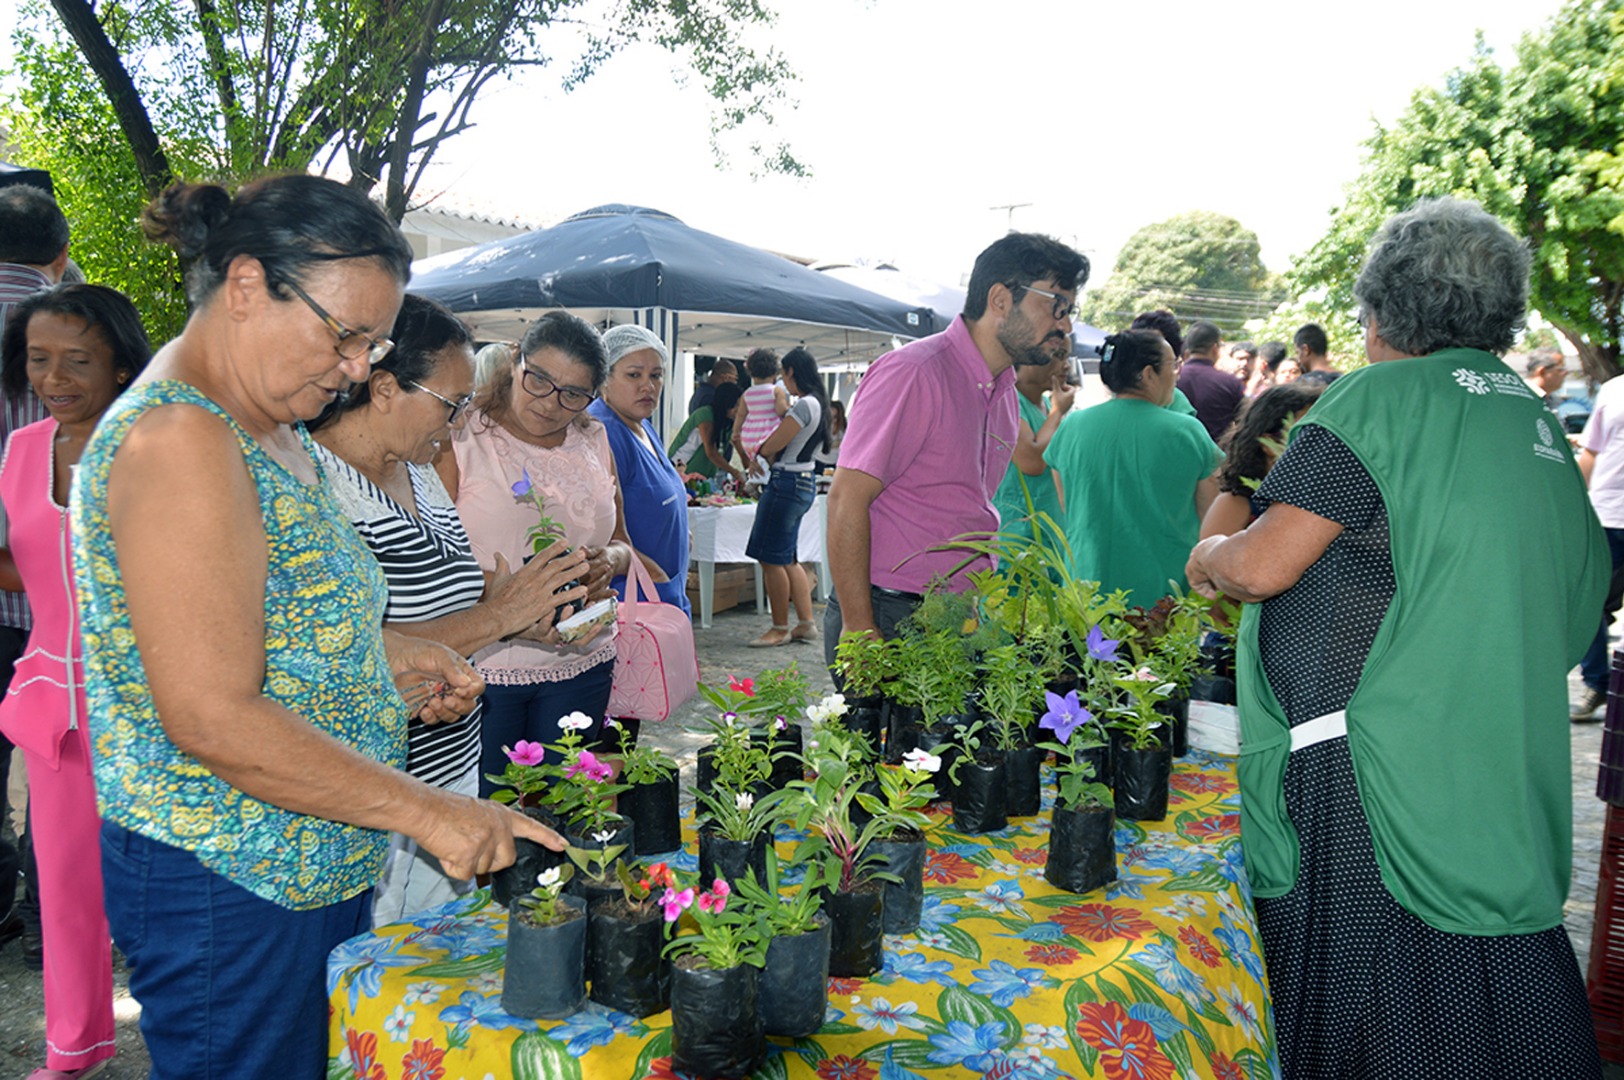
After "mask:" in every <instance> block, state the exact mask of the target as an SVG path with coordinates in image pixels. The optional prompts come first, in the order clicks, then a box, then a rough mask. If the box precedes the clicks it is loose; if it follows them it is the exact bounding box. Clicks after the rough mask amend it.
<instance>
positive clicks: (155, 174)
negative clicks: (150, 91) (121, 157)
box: [51, 0, 173, 196]
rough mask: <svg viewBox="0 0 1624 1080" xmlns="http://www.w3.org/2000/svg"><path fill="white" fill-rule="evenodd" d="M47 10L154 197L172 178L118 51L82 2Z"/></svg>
mask: <svg viewBox="0 0 1624 1080" xmlns="http://www.w3.org/2000/svg"><path fill="white" fill-rule="evenodd" d="M51 6H52V7H54V8H56V13H57V15H58V16H59V17H60V18H61V19H62V25H63V26H65V27H66V28H67V30H68V33H69V34H71V35H73V40H74V41H75V42H76V43H77V44H78V46H79V51H80V52H82V53H84V56H85V60H86V61H88V62H89V64H90V69H91V70H92V71H94V72H95V73H96V79H97V80H98V81H99V82H100V83H101V87H102V91H103V92H104V93H105V94H106V95H107V100H108V101H110V102H111V103H112V105H113V114H114V115H115V116H117V117H118V126H119V129H120V130H121V131H123V132H124V137H125V138H126V139H128V140H129V143H130V149H131V151H133V152H134V154H135V167H136V169H137V171H139V173H140V174H141V183H142V185H143V186H144V187H145V188H146V189H147V194H148V195H149V196H155V195H157V194H158V193H159V192H160V191H162V190H163V189H164V188H165V186H167V185H168V183H169V181H170V180H171V179H173V175H172V174H171V172H170V170H169V159H168V157H167V156H165V154H164V149H163V145H162V144H161V143H159V141H158V133H157V132H156V131H154V130H153V127H152V118H151V117H150V116H149V115H147V107H146V104H145V102H143V101H142V100H141V93H140V91H138V90H137V89H136V88H135V80H133V79H131V78H130V73H129V72H128V71H127V70H125V67H124V61H123V59H122V58H121V57H120V56H119V54H118V50H117V49H115V48H113V43H112V42H111V41H109V40H108V39H107V32H106V31H105V30H104V29H103V28H102V25H101V23H100V22H99V21H98V20H97V18H96V13H95V11H94V10H92V8H91V7H90V5H89V4H88V3H86V2H85V0H51Z"/></svg>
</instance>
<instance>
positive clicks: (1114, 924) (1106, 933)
mask: <svg viewBox="0 0 1624 1080" xmlns="http://www.w3.org/2000/svg"><path fill="white" fill-rule="evenodd" d="M1049 921H1050V922H1052V923H1059V924H1060V926H1061V927H1062V928H1063V929H1064V930H1065V931H1066V933H1068V934H1073V935H1075V936H1077V937H1083V938H1087V939H1088V940H1090V941H1110V940H1111V939H1112V938H1119V937H1124V938H1138V937H1139V936H1140V935H1141V934H1144V933H1147V932H1149V931H1150V930H1153V929H1155V927H1153V926H1151V924H1150V923H1148V922H1146V921H1145V920H1144V919H1141V918H1140V917H1139V916H1138V915H1137V914H1135V912H1134V911H1133V909H1132V908H1114V907H1112V906H1111V905H1110V904H1069V905H1067V906H1066V907H1063V908H1061V909H1060V910H1059V911H1057V912H1055V913H1054V914H1053V915H1050V916H1049Z"/></svg>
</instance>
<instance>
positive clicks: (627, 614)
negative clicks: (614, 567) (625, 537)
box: [615, 551, 660, 622]
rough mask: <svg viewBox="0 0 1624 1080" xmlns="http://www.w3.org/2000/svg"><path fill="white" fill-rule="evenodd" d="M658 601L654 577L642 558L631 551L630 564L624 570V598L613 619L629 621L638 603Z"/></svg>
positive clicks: (658, 596) (655, 602)
mask: <svg viewBox="0 0 1624 1080" xmlns="http://www.w3.org/2000/svg"><path fill="white" fill-rule="evenodd" d="M639 594H641V595H639ZM659 602H660V594H659V593H658V592H656V591H655V589H654V579H653V578H652V577H650V576H649V572H648V567H646V566H644V565H643V560H642V559H640V558H638V557H637V552H635V551H633V552H632V560H631V565H630V566H629V567H628V568H627V570H626V600H625V602H624V603H622V604H621V605H620V612H619V614H618V615H617V616H616V619H615V621H616V622H630V621H631V620H632V617H633V615H634V614H635V613H636V612H635V609H636V607H637V605H638V604H640V603H644V604H657V603H659Z"/></svg>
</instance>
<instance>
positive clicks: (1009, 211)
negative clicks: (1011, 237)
mask: <svg viewBox="0 0 1624 1080" xmlns="http://www.w3.org/2000/svg"><path fill="white" fill-rule="evenodd" d="M1031 205H1032V204H1031V203H1029V202H1018V203H1000V204H999V205H997V206H989V207H987V209H988V210H1002V211H1004V212H1005V215H1006V216H1005V218H1004V229H1005V231H1006V232H1014V231H1015V211H1017V210H1022V209H1025V208H1026V207H1028V206H1031Z"/></svg>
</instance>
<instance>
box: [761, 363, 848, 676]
mask: <svg viewBox="0 0 1624 1080" xmlns="http://www.w3.org/2000/svg"><path fill="white" fill-rule="evenodd" d="M783 373H784V389H785V390H786V391H788V392H789V394H790V396H791V397H794V398H795V399H796V400H795V403H794V404H793V405H791V406H790V408H789V412H787V413H786V414H785V415H784V418H783V419H782V420H780V421H779V422H778V426H777V427H775V428H774V429H773V432H772V434H770V435H768V436H767V439H766V441H765V442H763V443H762V444H761V446H760V447H759V448H758V449H757V451H756V454H757V456H758V457H759V458H760V459H761V460H762V461H765V462H769V463H771V466H772V471H771V473H769V474H768V477H767V482H766V483H765V484H763V485H762V488H761V501H760V502H758V503H757V504H756V517H755V520H754V521H753V522H752V523H751V525H750V540H749V542H748V543H747V544H746V545H745V548H744V553H745V554H746V555H748V556H750V558H752V559H755V560H756V561H757V562H759V563H760V564H761V574H762V577H763V578H765V579H766V584H767V603H768V606H769V607H770V608H771V610H772V617H773V625H772V628H771V629H770V630H768V631H767V632H766V633H764V634H762V635H761V636H760V637H758V638H756V639H755V640H754V641H752V642H750V646H751V647H752V648H767V647H770V646H774V645H787V644H789V643H790V642H791V641H815V640H817V637H818V629H817V624H816V623H814V622H813V621H812V584H811V582H809V581H807V579H806V572H805V571H803V570H802V569H801V564H800V559H799V558H798V557H797V556H798V553H797V551H796V540H797V538H798V537H799V536H800V532H801V519H802V518H803V517H805V516H806V512H807V511H808V510H810V509H811V508H812V502H813V500H814V499H815V498H816V496H817V482H816V480H814V479H813V476H812V470H813V465H814V462H813V457H814V456H815V455H816V454H817V452H818V451H819V450H827V449H828V447H829V392H828V391H827V390H825V389H824V388H823V377H822V376H820V375H819V374H818V363H817V361H816V360H814V359H812V354H811V353H809V352H807V351H806V350H805V349H803V348H799V347H796V348H794V349H791V350H790V351H789V352H787V353H785V354H784V360H783ZM792 603H793V604H794V605H795V616H796V618H797V619H798V620H799V621H798V622H797V623H796V625H795V628H794V629H790V625H789V608H790V605H791V604H792Z"/></svg>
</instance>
